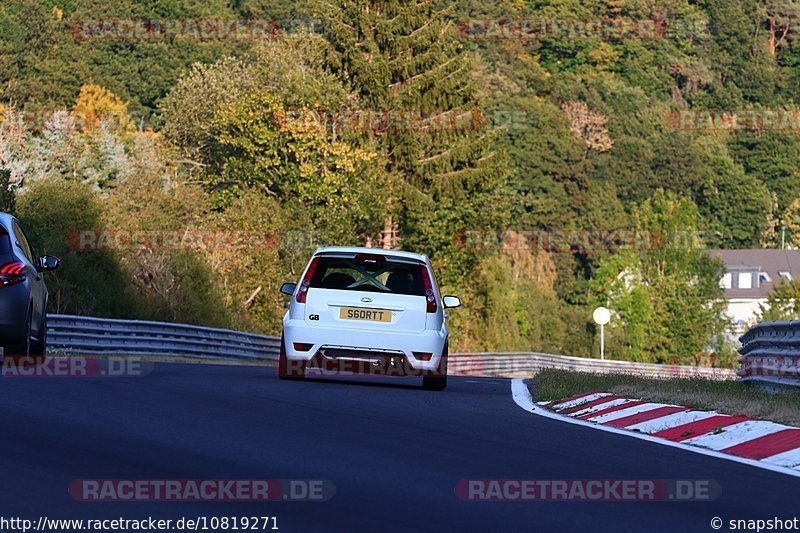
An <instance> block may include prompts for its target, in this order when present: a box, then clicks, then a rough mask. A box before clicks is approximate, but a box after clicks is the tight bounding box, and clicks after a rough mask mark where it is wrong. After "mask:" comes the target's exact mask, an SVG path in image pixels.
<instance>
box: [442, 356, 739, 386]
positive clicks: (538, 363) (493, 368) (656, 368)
mask: <svg viewBox="0 0 800 533" xmlns="http://www.w3.org/2000/svg"><path fill="white" fill-rule="evenodd" d="M545 368H555V369H561V370H572V371H575V372H592V373H596V374H628V375H632V376H643V377H651V378H690V377H691V378H694V377H702V378H709V379H720V380H723V379H734V378H735V377H736V373H735V372H734V371H733V370H732V369H729V368H713V367H704V366H682V365H662V364H656V363H634V362H631V361H614V360H609V359H606V360H604V361H601V360H599V359H588V358H585V357H570V356H567V355H553V354H546V353H481V354H456V355H451V356H450V361H449V367H448V373H449V374H453V375H489V376H507V377H522V376H530V375H531V373H533V372H536V371H539V370H543V369H545Z"/></svg>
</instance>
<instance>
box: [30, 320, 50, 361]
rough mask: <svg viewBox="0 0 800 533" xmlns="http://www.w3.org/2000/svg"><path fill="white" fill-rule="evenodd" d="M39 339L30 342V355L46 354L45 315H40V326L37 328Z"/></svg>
mask: <svg viewBox="0 0 800 533" xmlns="http://www.w3.org/2000/svg"><path fill="white" fill-rule="evenodd" d="M39 331H41V333H40V334H39V336H40V339H39V340H38V341H36V342H31V355H39V356H42V357H44V356H45V355H46V354H47V315H46V314H45V315H44V316H43V317H42V328H41V329H40V330H39Z"/></svg>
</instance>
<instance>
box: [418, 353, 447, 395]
mask: <svg viewBox="0 0 800 533" xmlns="http://www.w3.org/2000/svg"><path fill="white" fill-rule="evenodd" d="M422 388H423V389H425V390H436V391H442V390H444V389H446V388H447V343H445V345H444V350H442V358H441V359H440V360H439V366H437V367H436V374H435V375H434V376H423V378H422Z"/></svg>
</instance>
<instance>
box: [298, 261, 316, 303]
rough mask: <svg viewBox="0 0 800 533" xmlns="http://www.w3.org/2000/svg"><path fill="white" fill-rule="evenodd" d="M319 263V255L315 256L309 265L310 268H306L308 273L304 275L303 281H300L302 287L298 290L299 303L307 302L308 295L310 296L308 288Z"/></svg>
mask: <svg viewBox="0 0 800 533" xmlns="http://www.w3.org/2000/svg"><path fill="white" fill-rule="evenodd" d="M318 264H319V257H315V258H314V259H312V260H311V264H310V265H308V270H306V275H305V276H303V281H301V282H300V289H299V290H298V291H297V303H300V304H304V303H306V296H308V288H309V287H310V286H311V279H312V278H313V277H314V272H316V270H317V265H318Z"/></svg>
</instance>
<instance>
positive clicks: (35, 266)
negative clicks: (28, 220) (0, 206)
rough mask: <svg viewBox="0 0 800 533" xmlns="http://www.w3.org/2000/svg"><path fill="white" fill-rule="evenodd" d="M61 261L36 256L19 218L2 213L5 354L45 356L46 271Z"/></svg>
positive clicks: (0, 337)
mask: <svg viewBox="0 0 800 533" xmlns="http://www.w3.org/2000/svg"><path fill="white" fill-rule="evenodd" d="M60 263H61V261H60V260H59V259H58V258H57V257H53V256H51V255H43V256H41V257H38V256H36V254H34V253H33V250H31V246H30V244H29V243H28V239H27V237H26V236H25V232H24V231H22V227H21V226H20V224H19V221H18V220H17V219H16V218H14V217H13V216H11V215H9V214H7V213H0V345H2V347H3V354H4V355H29V354H30V355H44V353H45V349H46V347H47V287H45V284H44V279H43V277H42V272H46V271H48V270H55V269H57V268H58V267H59V265H60Z"/></svg>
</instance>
